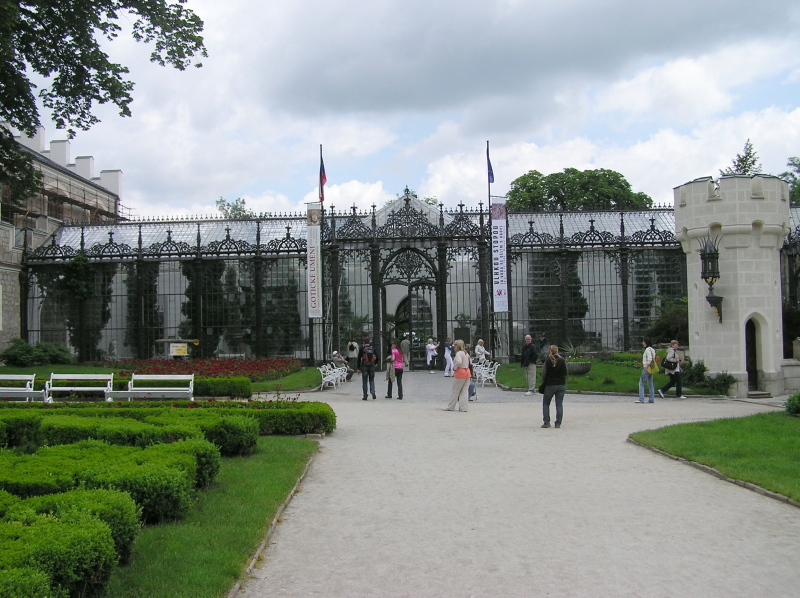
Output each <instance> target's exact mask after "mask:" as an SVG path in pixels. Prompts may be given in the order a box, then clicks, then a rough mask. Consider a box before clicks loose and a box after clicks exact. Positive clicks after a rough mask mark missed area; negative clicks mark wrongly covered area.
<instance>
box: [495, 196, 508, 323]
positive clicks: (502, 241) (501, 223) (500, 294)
mask: <svg viewBox="0 0 800 598" xmlns="http://www.w3.org/2000/svg"><path fill="white" fill-rule="evenodd" d="M491 216H492V296H493V298H494V311H495V313H500V312H507V311H508V262H507V260H508V257H507V255H506V236H507V233H506V231H507V227H506V202H505V201H504V200H500V199H493V201H492V211H491Z"/></svg>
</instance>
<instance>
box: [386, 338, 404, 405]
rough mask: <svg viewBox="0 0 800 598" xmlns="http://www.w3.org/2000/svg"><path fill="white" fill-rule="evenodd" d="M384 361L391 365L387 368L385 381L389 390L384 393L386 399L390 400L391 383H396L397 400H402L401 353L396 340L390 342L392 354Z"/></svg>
mask: <svg viewBox="0 0 800 598" xmlns="http://www.w3.org/2000/svg"><path fill="white" fill-rule="evenodd" d="M386 361H390V362H391V363H390V364H389V366H388V367H387V370H391V372H390V371H387V372H386V379H387V380H388V381H389V390H388V391H387V392H386V398H387V399H391V398H392V381H393V380H396V381H397V399H398V400H400V401H402V400H403V352H402V351H401V350H400V349H399V343H398V342H397V340H394V341H392V354H391V355H389V356H388V357H387V358H386Z"/></svg>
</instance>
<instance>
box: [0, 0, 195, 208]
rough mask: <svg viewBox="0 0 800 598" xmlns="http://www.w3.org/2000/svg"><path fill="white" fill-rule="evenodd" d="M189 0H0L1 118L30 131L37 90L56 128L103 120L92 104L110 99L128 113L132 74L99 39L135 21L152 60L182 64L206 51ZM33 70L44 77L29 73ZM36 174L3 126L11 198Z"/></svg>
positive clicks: (1, 176)
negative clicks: (35, 80)
mask: <svg viewBox="0 0 800 598" xmlns="http://www.w3.org/2000/svg"><path fill="white" fill-rule="evenodd" d="M186 2H187V0H173V1H170V0H0V121H3V122H6V123H8V124H9V125H11V126H12V127H13V128H14V129H17V130H19V131H22V132H24V133H27V134H29V135H32V134H33V133H34V132H35V131H36V128H37V127H38V126H39V125H40V124H41V123H40V119H39V108H38V106H37V103H36V96H37V95H38V98H39V100H40V101H41V104H42V106H44V108H45V109H47V110H50V111H51V117H52V119H53V121H54V122H55V124H56V126H57V127H58V128H63V129H67V131H68V134H69V136H70V137H73V136H74V135H75V129H82V130H87V129H89V128H90V127H91V126H92V125H93V124H95V123H97V122H98V118H97V117H96V116H95V115H94V114H92V109H93V108H94V106H95V104H107V103H112V104H114V105H116V106H117V107H118V108H119V113H120V115H122V116H130V114H131V112H130V108H129V104H130V103H131V101H132V100H133V98H132V96H131V92H132V90H133V82H131V81H129V80H128V79H127V78H126V75H127V74H128V69H127V68H126V67H125V66H123V65H121V64H117V63H115V62H113V61H112V60H111V59H110V58H109V56H108V55H107V54H106V53H105V52H104V51H103V50H102V49H101V47H100V41H102V40H103V38H105V39H106V40H113V39H114V38H116V37H117V36H118V35H119V34H120V32H121V31H122V27H121V26H120V25H119V24H118V21H122V22H123V23H124V24H125V23H130V24H131V25H130V27H131V35H132V36H133V38H134V39H135V40H137V41H141V42H145V43H147V44H149V46H150V48H151V49H152V52H151V54H150V60H151V61H152V62H156V63H158V64H160V65H162V66H165V65H170V66H172V67H175V68H177V69H179V70H184V69H185V68H186V67H188V66H190V65H192V64H194V65H195V66H201V64H200V63H199V62H197V61H196V57H200V56H206V55H207V54H206V49H205V46H204V45H203V38H202V36H201V35H200V34H201V33H202V31H203V21H202V20H200V17H198V16H197V15H196V14H195V13H194V12H193V11H191V10H190V9H188V8H185V6H184V5H185V4H186ZM30 73H35V74H36V75H39V76H41V77H43V78H44V80H45V82H46V85H45V86H43V87H42V88H41V89H39V91H38V94H36V93H35V90H36V89H37V85H35V84H34V83H33V82H32V81H31V79H30V78H29V74H30ZM37 182H38V177H37V175H36V172H35V169H34V167H33V162H32V158H31V156H30V155H29V154H27V153H25V152H22V151H20V150H19V148H18V146H17V144H16V142H15V141H14V139H13V136H12V134H11V132H10V131H8V130H7V129H6V128H5V127H0V183H4V184H6V185H8V188H9V191H10V192H11V193H12V197H13V199H16V200H20V199H24V198H25V197H26V196H28V195H30V194H31V193H34V192H36V190H37V187H38V183H37Z"/></svg>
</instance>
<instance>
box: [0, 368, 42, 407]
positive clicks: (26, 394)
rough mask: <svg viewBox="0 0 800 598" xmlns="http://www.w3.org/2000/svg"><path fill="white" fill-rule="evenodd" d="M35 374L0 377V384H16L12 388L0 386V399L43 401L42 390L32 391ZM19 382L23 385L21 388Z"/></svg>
mask: <svg viewBox="0 0 800 598" xmlns="http://www.w3.org/2000/svg"><path fill="white" fill-rule="evenodd" d="M35 380H36V374H5V375H0V384H3V383H6V382H16V383H17V385H14V386H7V385H5V386H0V398H2V399H25V400H26V401H28V400H29V399H41V400H44V396H45V394H44V392H45V391H44V390H34V389H33V383H34V381H35ZM21 382H24V383H25V385H24V386H22V385H21V384H19V383H21Z"/></svg>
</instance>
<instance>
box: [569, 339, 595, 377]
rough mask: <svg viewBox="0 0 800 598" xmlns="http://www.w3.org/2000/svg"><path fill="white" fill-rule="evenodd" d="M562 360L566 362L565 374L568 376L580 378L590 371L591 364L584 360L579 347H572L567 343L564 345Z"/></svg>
mask: <svg viewBox="0 0 800 598" xmlns="http://www.w3.org/2000/svg"><path fill="white" fill-rule="evenodd" d="M564 352H565V353H566V355H565V356H564V360H565V361H566V362H567V374H569V375H570V376H580V375H581V374H587V373H588V372H589V370H591V369H592V362H591V360H589V359H586V358H585V357H584V356H583V355H582V352H583V347H581V345H573V344H572V343H571V342H569V341H567V342H566V343H564Z"/></svg>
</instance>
